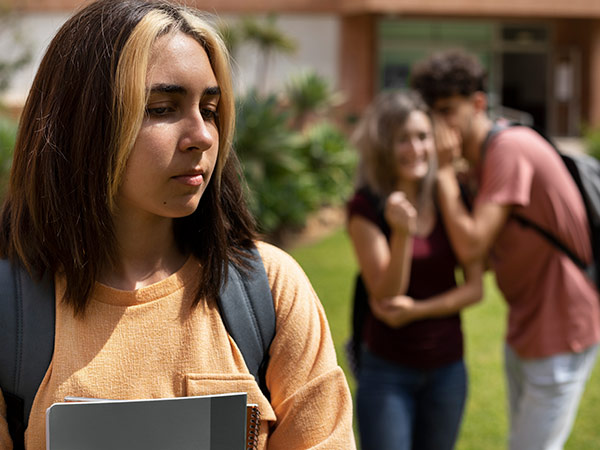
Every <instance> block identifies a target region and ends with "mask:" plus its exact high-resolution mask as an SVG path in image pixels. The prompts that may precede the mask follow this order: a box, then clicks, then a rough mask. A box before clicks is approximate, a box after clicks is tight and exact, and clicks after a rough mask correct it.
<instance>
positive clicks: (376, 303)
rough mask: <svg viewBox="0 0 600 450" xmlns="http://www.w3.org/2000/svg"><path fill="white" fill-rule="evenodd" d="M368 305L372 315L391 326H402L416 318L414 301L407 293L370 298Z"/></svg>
mask: <svg viewBox="0 0 600 450" xmlns="http://www.w3.org/2000/svg"><path fill="white" fill-rule="evenodd" d="M369 305H370V307H371V311H372V312H373V315H374V316H375V317H376V318H377V319H379V320H381V321H382V322H383V323H385V324H386V325H388V326H390V327H392V328H399V327H402V326H404V325H406V324H408V323H410V322H412V321H414V320H416V319H417V316H416V314H415V312H416V311H415V301H414V300H413V299H412V298H411V297H408V296H407V295H395V296H393V297H387V298H383V299H380V300H372V299H370V300H369Z"/></svg>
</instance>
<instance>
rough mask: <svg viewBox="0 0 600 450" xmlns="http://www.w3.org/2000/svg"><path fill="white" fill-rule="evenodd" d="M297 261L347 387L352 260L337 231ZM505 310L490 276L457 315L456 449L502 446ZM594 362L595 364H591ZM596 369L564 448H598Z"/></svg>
mask: <svg viewBox="0 0 600 450" xmlns="http://www.w3.org/2000/svg"><path fill="white" fill-rule="evenodd" d="M290 253H291V254H292V255H293V256H294V257H295V258H296V259H297V260H298V262H299V263H300V264H301V265H302V267H303V268H304V270H305V271H306V273H307V275H308V276H309V278H310V280H311V282H312V283H313V286H314V288H315V290H316V291H317V293H318V294H319V297H320V298H321V301H322V302H323V305H324V307H325V310H326V312H327V317H328V320H329V324H330V326H331V332H332V334H333V339H334V342H335V345H336V350H337V354H338V359H339V361H340V365H341V366H342V368H343V369H344V370H345V371H346V375H347V377H348V381H349V383H350V387H351V389H352V390H354V386H355V383H354V380H353V378H352V376H351V375H350V374H349V373H348V371H347V366H346V361H345V357H344V354H343V353H344V352H343V344H344V342H345V340H346V339H347V337H348V334H349V325H350V299H351V295H352V292H351V291H352V288H353V281H354V274H355V272H356V262H355V259H354V255H353V253H352V249H351V247H350V243H349V241H348V239H347V237H346V235H345V233H344V232H343V231H338V232H336V233H334V234H333V235H331V236H329V237H327V238H325V239H323V240H322V241H320V242H318V243H316V244H312V245H309V246H305V247H301V248H296V249H293V250H292V251H291V252H290ZM505 315H506V308H505V305H504V302H503V299H502V296H501V294H500V293H499V292H498V290H497V288H496V285H495V282H494V278H493V276H492V274H487V275H486V279H485V297H484V299H483V301H482V302H481V303H480V304H478V305H476V306H474V307H471V308H469V309H468V310H467V311H466V312H465V313H464V314H463V331H464V333H465V336H466V344H465V345H466V360H467V367H468V369H469V381H470V387H469V399H468V402H467V410H466V415H465V418H464V421H463V426H462V429H461V435H460V439H459V442H458V445H457V449H459V450H481V449H485V450H495V449H498V450H500V449H504V448H506V445H505V442H506V430H507V416H506V400H505V387H504V377H503V371H502V370H503V369H502V349H503V339H502V338H503V335H504V328H505V321H506V318H505ZM598 365H599V364H598V363H597V364H596V366H598ZM598 405H600V368H598V367H596V369H595V371H594V372H593V374H592V378H591V379H590V381H589V383H588V386H587V389H586V392H585V394H584V398H583V400H582V403H581V406H580V408H579V415H578V417H577V421H576V423H575V427H574V429H573V432H572V434H571V438H570V439H569V441H568V442H567V445H566V447H565V448H566V449H567V450H586V449H598V448H600V423H599V422H598V420H597V417H598Z"/></svg>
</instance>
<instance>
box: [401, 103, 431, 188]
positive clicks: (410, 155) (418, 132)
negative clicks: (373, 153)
mask: <svg viewBox="0 0 600 450" xmlns="http://www.w3.org/2000/svg"><path fill="white" fill-rule="evenodd" d="M393 147H394V156H395V161H396V170H397V175H398V177H399V178H400V179H401V180H405V181H418V180H421V179H423V178H424V177H425V176H426V175H427V173H428V171H429V166H430V162H431V158H432V156H433V154H434V150H435V149H434V141H433V134H432V127H431V120H430V119H429V116H427V114H425V113H424V112H422V111H412V112H411V113H410V114H409V115H408V118H407V119H406V122H405V123H404V126H403V127H401V128H399V129H398V131H397V132H396V134H395V136H394V145H393Z"/></svg>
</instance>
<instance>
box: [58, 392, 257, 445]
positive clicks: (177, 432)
mask: <svg viewBox="0 0 600 450" xmlns="http://www.w3.org/2000/svg"><path fill="white" fill-rule="evenodd" d="M86 400H88V401H77V402H71V401H69V402H65V403H55V404H53V405H52V406H50V407H49V408H48V410H47V411H46V448H47V450H188V449H189V450H192V449H193V450H238V449H239V450H243V449H244V445H245V444H246V403H247V394H246V393H245V392H244V393H235V394H221V395H209V396H199V397H179V398H167V399H149V400H94V399H86Z"/></svg>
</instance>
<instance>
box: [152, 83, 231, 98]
mask: <svg viewBox="0 0 600 450" xmlns="http://www.w3.org/2000/svg"><path fill="white" fill-rule="evenodd" d="M148 91H149V93H150V94H180V95H185V94H187V92H188V91H187V89H186V88H184V87H183V86H180V85H178V84H167V83H159V84H154V85H152V86H150V89H149V90H148ZM219 95H221V88H220V87H219V86H210V87H207V88H206V89H204V91H203V92H202V96H203V97H204V96H210V97H216V96H219Z"/></svg>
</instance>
